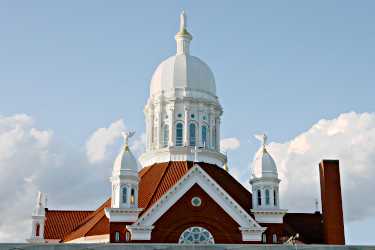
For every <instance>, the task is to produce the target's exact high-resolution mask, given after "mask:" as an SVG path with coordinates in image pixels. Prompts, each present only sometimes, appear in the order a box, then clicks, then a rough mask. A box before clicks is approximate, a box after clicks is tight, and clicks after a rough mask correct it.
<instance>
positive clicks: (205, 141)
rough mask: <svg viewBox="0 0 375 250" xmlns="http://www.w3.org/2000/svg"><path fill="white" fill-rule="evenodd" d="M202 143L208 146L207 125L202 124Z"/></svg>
mask: <svg viewBox="0 0 375 250" xmlns="http://www.w3.org/2000/svg"><path fill="white" fill-rule="evenodd" d="M202 145H203V147H207V126H202Z"/></svg>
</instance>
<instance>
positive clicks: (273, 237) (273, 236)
mask: <svg viewBox="0 0 375 250" xmlns="http://www.w3.org/2000/svg"><path fill="white" fill-rule="evenodd" d="M272 243H274V244H276V243H277V235H276V234H273V235H272Z"/></svg>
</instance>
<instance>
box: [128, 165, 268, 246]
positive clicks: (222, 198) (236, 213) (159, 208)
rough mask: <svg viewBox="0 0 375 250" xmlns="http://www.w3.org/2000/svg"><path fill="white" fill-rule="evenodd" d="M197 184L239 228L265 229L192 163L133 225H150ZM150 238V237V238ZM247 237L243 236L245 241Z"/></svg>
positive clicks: (258, 232)
mask: <svg viewBox="0 0 375 250" xmlns="http://www.w3.org/2000/svg"><path fill="white" fill-rule="evenodd" d="M194 184H198V185H199V186H200V187H201V188H202V189H203V190H204V191H205V192H207V194H208V195H209V196H210V197H211V198H212V199H213V200H214V201H215V202H216V203H217V204H218V205H219V206H220V207H221V208H222V209H223V210H224V211H225V212H226V213H227V214H228V215H229V216H230V217H231V218H232V219H233V220H234V221H236V222H237V223H238V224H239V225H240V230H241V231H243V230H246V231H249V230H252V232H254V233H255V232H256V233H257V234H258V235H260V236H261V234H262V233H263V232H264V231H265V230H266V228H264V227H261V226H260V225H259V224H258V223H257V222H256V221H255V220H254V219H253V218H252V217H251V216H250V215H249V214H248V213H247V212H246V211H245V210H244V209H243V208H242V207H241V206H240V205H239V204H238V203H237V202H236V201H235V200H234V199H233V198H232V197H231V196H230V195H229V194H228V193H227V192H226V191H225V190H224V189H223V188H222V187H220V186H219V185H218V184H217V183H216V181H215V180H214V179H212V178H211V176H209V175H208V174H207V173H206V172H205V171H204V170H203V169H202V168H201V167H200V166H199V165H197V164H196V165H194V166H193V167H192V168H191V169H190V170H189V171H188V172H187V173H186V174H185V175H184V176H183V177H182V178H181V179H180V180H179V181H178V182H177V183H176V184H175V185H174V186H173V187H172V188H170V189H169V191H168V192H166V193H165V194H164V195H163V196H162V197H161V198H160V199H159V200H158V201H157V202H156V203H154V204H153V205H152V206H151V207H150V208H149V209H148V210H147V211H146V212H145V213H144V214H143V215H142V216H141V217H140V218H139V219H138V220H137V221H136V222H135V223H134V224H133V225H134V226H142V227H150V226H152V225H153V224H154V223H155V222H156V221H157V220H158V219H159V218H160V217H161V216H162V215H163V214H164V213H165V212H166V211H167V210H168V209H169V208H170V207H172V206H173V204H175V203H176V202H177V201H178V200H179V199H180V198H181V197H182V196H183V195H184V194H185V193H186V192H187V191H188V190H190V188H191V187H192V186H193V185H194ZM150 239H151V238H150ZM247 239H248V237H244V235H243V240H244V241H246V240H247Z"/></svg>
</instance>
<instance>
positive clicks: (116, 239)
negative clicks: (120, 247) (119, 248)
mask: <svg viewBox="0 0 375 250" xmlns="http://www.w3.org/2000/svg"><path fill="white" fill-rule="evenodd" d="M115 242H120V232H118V231H116V232H115Z"/></svg>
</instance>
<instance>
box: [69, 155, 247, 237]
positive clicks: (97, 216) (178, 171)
mask: <svg viewBox="0 0 375 250" xmlns="http://www.w3.org/2000/svg"><path fill="white" fill-rule="evenodd" d="M198 164H199V166H201V167H202V168H203V169H204V170H205V171H206V172H207V173H208V174H209V175H210V176H211V178H213V179H214V180H215V181H216V182H217V183H218V184H219V185H220V186H221V187H222V188H223V189H224V190H225V191H226V192H227V193H228V194H229V195H230V196H232V197H233V198H234V199H235V200H236V201H237V202H238V203H239V205H240V206H241V207H243V209H245V211H249V212H250V209H251V193H250V192H249V191H248V190H247V189H246V188H244V187H243V186H242V185H241V184H240V183H238V182H237V181H236V180H235V179H234V178H233V177H232V176H231V175H230V174H229V173H228V172H226V171H225V170H224V169H222V168H220V167H218V166H216V165H212V164H208V163H202V162H201V163H198ZM192 167H193V162H186V161H174V162H166V163H156V164H153V165H151V166H149V167H146V168H143V169H142V170H141V171H140V172H139V177H140V182H139V195H138V197H139V198H138V205H139V207H141V208H145V209H144V210H143V212H144V211H146V210H147V209H148V208H149V207H151V206H152V205H153V204H154V203H155V202H157V201H158V200H159V199H160V197H161V196H162V195H163V194H165V193H166V192H167V191H168V190H169V189H170V188H171V187H172V186H174V185H175V184H176V183H177V182H178V181H179V180H180V179H181V177H182V176H184V175H185V174H186V173H187V172H188V171H189V169H190V168H192ZM110 205H111V202H110V199H108V200H107V201H106V202H105V203H103V204H102V205H101V206H100V207H99V208H98V209H97V210H96V211H95V212H92V213H91V215H90V216H88V217H87V218H86V219H85V220H83V221H82V222H81V223H79V224H78V225H77V226H76V227H75V228H74V229H73V230H70V231H68V232H67V233H66V236H65V237H63V238H62V241H63V242H68V241H71V240H74V239H77V238H80V237H85V236H89V235H98V234H106V233H108V232H109V222H108V219H107V218H106V216H105V213H104V209H105V208H106V207H110Z"/></svg>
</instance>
